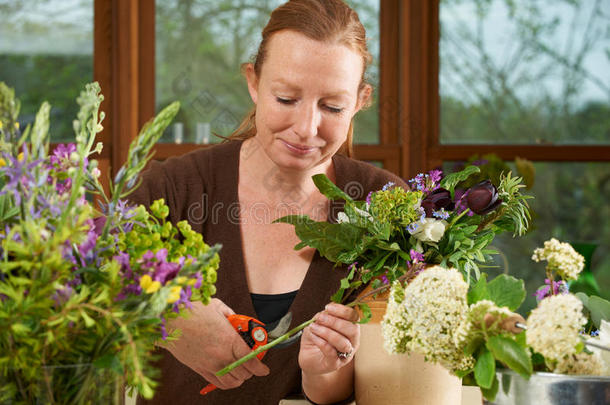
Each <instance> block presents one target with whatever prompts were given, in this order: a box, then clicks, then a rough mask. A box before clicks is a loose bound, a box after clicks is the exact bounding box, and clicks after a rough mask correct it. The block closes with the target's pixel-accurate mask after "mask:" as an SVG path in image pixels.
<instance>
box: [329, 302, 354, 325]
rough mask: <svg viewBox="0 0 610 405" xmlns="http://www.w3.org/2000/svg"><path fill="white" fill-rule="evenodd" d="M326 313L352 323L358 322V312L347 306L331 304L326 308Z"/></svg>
mask: <svg viewBox="0 0 610 405" xmlns="http://www.w3.org/2000/svg"><path fill="white" fill-rule="evenodd" d="M324 309H325V310H326V312H328V313H329V314H331V315H334V316H336V317H338V318H342V319H345V320H347V321H350V322H358V319H359V316H358V312H357V311H356V310H355V309H354V308H350V307H348V306H345V305H340V304H335V303H330V304H328V305H326V307H325V308H324Z"/></svg>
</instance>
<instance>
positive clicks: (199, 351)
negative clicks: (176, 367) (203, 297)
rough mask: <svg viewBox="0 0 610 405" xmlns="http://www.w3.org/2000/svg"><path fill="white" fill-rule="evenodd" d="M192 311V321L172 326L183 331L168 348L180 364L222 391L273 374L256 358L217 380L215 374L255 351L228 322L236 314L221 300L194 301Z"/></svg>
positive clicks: (188, 320) (181, 319)
mask: <svg viewBox="0 0 610 405" xmlns="http://www.w3.org/2000/svg"><path fill="white" fill-rule="evenodd" d="M190 312H191V315H190V316H189V317H188V319H186V318H176V319H174V320H173V321H172V323H171V327H172V328H177V329H180V330H181V331H182V334H181V335H180V338H179V339H178V340H176V341H173V342H169V343H168V344H166V345H165V346H164V347H165V349H167V350H168V351H169V352H170V353H171V354H172V355H173V356H174V357H175V358H176V359H177V360H178V361H180V362H181V363H183V364H184V365H186V366H187V367H189V368H191V369H192V370H194V371H195V372H197V373H198V374H200V375H201V376H203V378H205V379H206V380H207V381H208V382H210V383H212V384H214V385H215V386H217V387H218V388H221V389H229V388H236V387H239V386H240V385H241V384H242V383H243V382H244V381H246V380H247V379H248V378H250V377H252V376H253V375H257V376H265V375H267V374H269V368H268V367H267V366H265V365H264V364H263V363H261V361H260V360H259V359H257V358H256V357H255V358H253V359H252V360H249V361H248V362H246V363H244V364H243V365H241V366H239V367H237V368H236V369H235V370H233V371H231V372H230V373H229V374H227V375H224V376H222V377H216V376H215V375H214V373H215V372H217V371H218V370H220V369H222V368H224V367H225V366H227V365H229V364H231V363H232V362H234V361H235V360H237V359H239V358H241V357H243V356H245V355H247V354H248V353H250V352H251V351H252V350H251V349H250V348H249V347H248V345H247V344H246V342H244V341H243V339H242V338H241V337H240V336H239V335H238V334H237V332H236V331H235V329H233V327H232V326H231V324H230V323H229V321H228V320H227V316H228V315H232V314H234V313H235V312H233V310H232V309H231V308H229V307H228V306H226V305H225V304H224V303H223V302H222V301H221V300H219V299H216V298H213V299H212V300H211V302H210V304H208V305H207V306H204V305H203V304H202V303H200V302H193V307H192V309H191V310H190Z"/></svg>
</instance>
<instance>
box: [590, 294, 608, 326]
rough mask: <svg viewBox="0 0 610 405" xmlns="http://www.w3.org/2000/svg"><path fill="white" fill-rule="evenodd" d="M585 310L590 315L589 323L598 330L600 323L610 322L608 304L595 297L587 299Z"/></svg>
mask: <svg viewBox="0 0 610 405" xmlns="http://www.w3.org/2000/svg"><path fill="white" fill-rule="evenodd" d="M587 309H588V310H589V312H590V313H591V321H592V322H593V324H594V325H595V327H596V328H598V329H599V328H600V326H601V321H602V320H604V321H608V320H610V302H608V301H606V300H605V299H603V298H601V297H597V296H592V297H589V299H588V302H587Z"/></svg>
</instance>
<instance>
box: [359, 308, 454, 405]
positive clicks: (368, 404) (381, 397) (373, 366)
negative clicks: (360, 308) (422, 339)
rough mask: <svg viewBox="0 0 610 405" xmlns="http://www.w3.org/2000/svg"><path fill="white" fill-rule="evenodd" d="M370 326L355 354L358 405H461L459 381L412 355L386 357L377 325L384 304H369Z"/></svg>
mask: <svg viewBox="0 0 610 405" xmlns="http://www.w3.org/2000/svg"><path fill="white" fill-rule="evenodd" d="M369 306H370V307H371V311H372V314H373V319H372V320H371V322H369V323H367V324H365V325H361V329H360V348H359V349H358V352H357V353H356V356H355V359H354V362H355V363H354V364H355V391H356V403H357V404H358V405H460V404H461V403H462V381H461V380H460V379H459V378H457V377H455V376H454V375H451V374H449V372H448V371H447V370H446V369H445V368H443V367H442V366H439V365H436V364H431V363H427V362H425V361H424V358H423V356H421V355H419V354H416V353H413V354H411V355H404V354H394V355H390V354H388V353H387V352H386V351H385V350H384V348H383V337H382V335H381V324H380V321H381V319H382V318H383V314H384V313H385V307H386V304H385V302H380V301H375V302H371V303H369Z"/></svg>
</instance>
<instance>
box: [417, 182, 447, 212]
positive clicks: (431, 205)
mask: <svg viewBox="0 0 610 405" xmlns="http://www.w3.org/2000/svg"><path fill="white" fill-rule="evenodd" d="M421 206H422V208H423V209H424V210H425V211H426V217H428V218H432V217H433V215H434V211H438V210H440V209H441V208H444V209H445V210H447V211H451V210H453V208H454V204H453V201H452V200H451V193H450V192H449V191H448V190H445V189H444V188H442V187H439V188H437V189H436V190H434V191H432V192H431V193H430V194H428V195H427V196H426V197H425V198H424V199H423V200H422V202H421Z"/></svg>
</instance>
